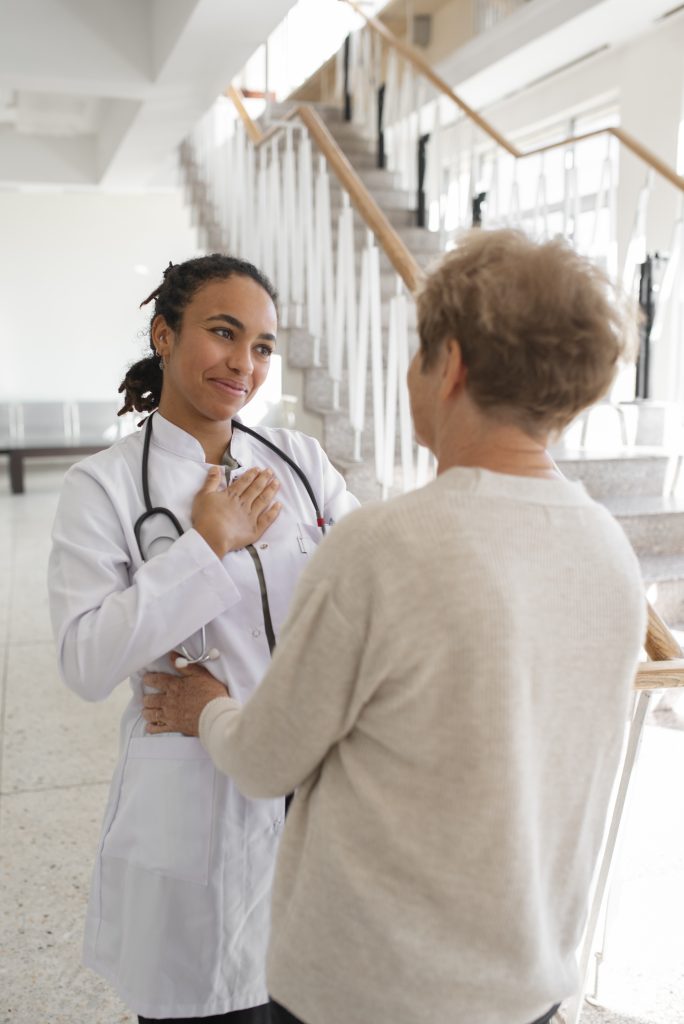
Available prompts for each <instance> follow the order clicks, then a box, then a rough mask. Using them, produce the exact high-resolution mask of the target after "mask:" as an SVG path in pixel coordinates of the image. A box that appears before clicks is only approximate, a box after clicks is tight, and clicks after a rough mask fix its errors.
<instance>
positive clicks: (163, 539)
mask: <svg viewBox="0 0 684 1024" xmlns="http://www.w3.org/2000/svg"><path fill="white" fill-rule="evenodd" d="M151 300H154V303H155V305H154V313H153V316H152V320H151V326H150V345H151V348H152V350H153V351H152V354H151V355H150V356H149V357H148V358H147V359H143V360H142V361H141V362H139V363H136V364H135V366H133V367H132V368H131V370H130V371H129V372H128V374H127V376H126V379H125V380H124V382H123V384H122V386H121V389H120V390H123V391H125V404H124V407H123V409H122V410H121V411H122V412H124V411H128V410H132V409H136V410H138V411H141V412H150V413H151V415H150V416H148V418H147V419H146V421H145V423H144V425H143V429H142V430H140V431H139V432H137V433H136V434H132V435H129V436H128V437H125V438H124V439H122V440H121V441H119V442H117V443H116V444H114V445H113V446H112V447H111V448H109V449H108V450H106V451H103V452H100V453H99V454H97V455H94V456H92V457H90V458H88V459H85V460H83V461H82V462H80V463H78V464H77V465H75V466H73V467H72V468H71V469H70V470H69V472H68V473H67V476H66V478H65V481H64V487H63V491H62V495H61V499H60V503H59V508H58V511H57V516H56V520H55V525H54V532H53V541H54V544H53V550H52V555H51V561H50V570H49V587H50V599H51V611H52V619H53V625H54V630H55V635H56V638H57V645H58V652H59V663H60V668H61V672H62V674H63V677H64V679H65V681H66V683H67V685H68V686H69V687H71V689H73V690H75V691H76V692H77V693H78V694H80V695H81V696H82V697H84V698H85V699H86V700H103V699H104V698H106V697H107V696H108V694H110V693H111V691H112V690H113V689H114V687H116V686H117V685H118V684H119V683H121V682H122V681H123V680H125V679H126V678H127V677H129V678H130V683H131V689H132V696H131V700H130V703H129V705H128V707H127V709H126V711H125V712H124V715H123V720H122V724H121V753H120V758H119V763H118V765H117V768H116V771H115V773H114V778H113V781H112V787H111V792H110V796H109V802H108V805H107V809H106V813H105V818H104V824H103V828H102V834H101V838H100V843H99V849H98V854H97V861H96V865H95V871H94V878H93V886H92V892H91V897H90V903H89V908H88V914H87V922H86V935H85V953H84V959H85V963H86V964H87V965H88V966H89V967H91V968H93V969H94V970H96V971H97V972H98V973H100V974H101V975H103V976H104V977H105V978H107V979H108V980H109V981H110V983H111V984H112V985H113V986H114V987H115V989H116V990H117V992H118V993H119V995H120V996H121V998H122V999H123V1000H124V1001H125V1002H126V1003H127V1004H128V1005H129V1006H130V1007H131V1008H132V1010H133V1011H134V1012H136V1013H137V1014H139V1015H140V1016H139V1020H140V1021H141V1022H144V1021H147V1020H174V1021H176V1022H178V1021H179V1020H181V1021H182V1020H197V1019H207V1018H208V1019H210V1020H212V1021H221V1022H223V1021H225V1022H227V1024H265V1022H266V1020H267V1007H266V1005H265V1004H266V1003H267V993H266V987H265V982H264V958H265V951H266V945H267V940H268V930H269V900H270V888H271V878H272V871H273V864H274V860H275V856H276V849H277V845H278V840H279V834H280V830H281V828H282V824H283V817H284V802H283V800H281V799H276V800H249V799H246V798H244V797H243V796H241V795H240V793H239V792H238V790H237V789H236V787H235V786H234V785H233V783H232V782H231V780H230V779H229V778H227V777H225V776H223V775H222V774H221V773H220V772H217V771H216V770H215V769H214V767H213V765H212V762H211V760H210V758H209V757H208V755H207V754H206V753H205V751H204V749H203V748H202V746H201V744H200V742H199V740H197V739H195V738H190V737H186V736H181V735H168V734H167V735H150V734H148V733H146V723H145V721H144V719H143V718H142V716H141V705H142V698H143V692H144V691H143V683H142V676H143V674H144V673H145V672H146V671H150V670H153V671H154V670H156V671H168V670H169V669H173V667H174V664H175V658H176V657H177V655H173V656H171V657H170V656H169V652H173V651H176V652H180V654H181V655H182V657H183V659H184V660H185V662H186V663H191V664H192V663H200V664H201V663H204V662H211V671H212V674H213V675H214V676H215V677H217V678H218V679H219V680H222V681H223V680H227V679H228V678H230V680H231V689H232V692H233V694H234V695H236V696H237V697H239V698H240V699H242V700H245V699H246V698H247V697H248V696H249V695H250V694H251V693H252V691H253V690H254V688H255V687H256V686H257V685H258V683H259V681H260V679H261V678H262V676H263V675H264V673H265V671H266V669H267V667H268V664H269V660H270V653H271V650H272V648H273V646H274V643H275V638H276V637H277V635H278V631H279V629H280V626H281V623H282V622H283V620H284V617H285V615H286V612H287V609H288V605H289V602H290V598H291V595H292V592H293V589H294V586H295V583H296V581H297V578H298V576H299V574H300V573H301V571H302V569H303V568H304V566H305V565H306V562H307V558H308V556H309V555H310V554H312V553H313V551H314V550H315V548H316V545H317V544H318V542H319V541H320V540H321V538H322V536H323V532H324V530H325V527H326V524H328V523H330V522H331V521H333V520H335V519H338V518H339V517H340V516H342V515H344V514H345V513H346V512H347V511H349V510H351V509H352V508H354V507H356V505H357V502H356V500H355V499H354V498H353V497H352V496H351V495H350V494H349V493H348V492H347V490H346V488H345V484H344V480H343V479H342V477H341V476H340V475H339V474H338V473H337V472H336V470H335V469H334V468H333V467H332V466H331V464H330V462H329V461H328V459H327V458H326V456H325V455H324V453H323V451H322V450H321V448H320V446H319V445H318V443H317V442H316V441H315V440H313V439H312V438H310V437H306V436H305V435H303V434H300V433H298V432H296V431H289V430H281V429H265V428H261V429H260V430H259V432H258V436H257V435H253V434H251V433H248V432H246V431H245V428H244V427H242V426H241V424H240V421H239V419H238V418H237V416H238V414H239V412H240V410H241V409H242V408H243V407H244V406H245V405H246V404H247V402H249V401H250V400H251V399H252V398H253V397H254V395H255V394H256V392H257V391H258V389H259V388H260V387H261V385H262V384H263V382H264V380H265V379H266V375H267V373H268V366H269V360H270V357H271V354H272V352H273V350H274V346H275V342H276V330H277V312H276V295H275V292H274V290H273V288H272V286H271V285H270V283H269V282H268V281H267V280H266V279H265V278H264V277H263V275H262V274H261V273H260V272H259V271H258V270H257V269H256V268H255V267H253V266H252V265H251V264H249V263H246V262H244V261H241V260H238V259H234V258H231V257H227V256H223V255H211V256H205V257H201V258H199V259H194V260H189V261H187V262H185V263H182V264H178V265H175V266H173V265H169V267H168V269H167V271H166V272H165V274H164V280H163V282H162V284H161V285H160V287H159V288H158V289H157V290H156V291H155V292H153V293H152V295H151V296H150V298H149V299H148V300H146V301H151ZM153 410H156V411H153ZM269 442H270V444H272V445H275V446H276V447H275V449H273V448H271V447H269ZM300 474H302V475H300ZM276 498H277V500H276ZM181 664H182V662H181Z"/></svg>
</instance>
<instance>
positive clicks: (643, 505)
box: [600, 494, 684, 553]
mask: <svg viewBox="0 0 684 1024" xmlns="http://www.w3.org/2000/svg"><path fill="white" fill-rule="evenodd" d="M600 501H601V504H602V505H605V507H606V508H607V509H608V511H609V512H611V513H612V514H613V515H614V516H619V517H621V518H623V517H624V518H627V517H630V516H655V515H657V516H666V515H684V498H680V497H676V496H672V495H657V494H621V495H615V496H610V497H605V498H601V499H600ZM683 553H684V552H683Z"/></svg>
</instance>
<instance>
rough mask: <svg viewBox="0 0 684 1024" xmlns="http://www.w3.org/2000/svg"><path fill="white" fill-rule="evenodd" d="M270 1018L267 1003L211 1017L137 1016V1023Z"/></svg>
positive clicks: (245, 1022) (247, 1023) (230, 1023)
mask: <svg viewBox="0 0 684 1024" xmlns="http://www.w3.org/2000/svg"><path fill="white" fill-rule="evenodd" d="M293 1019H294V1018H293ZM270 1020H271V1015H270V1013H269V1006H268V1003H264V1004H263V1006H252V1007H250V1009H249V1010H232V1011H231V1012H230V1013H217V1014H214V1016H212V1017H173V1018H170V1017H165V1018H163V1019H162V1018H161V1017H138V1021H139V1024H196V1022H197V1024H199V1022H201V1024H270Z"/></svg>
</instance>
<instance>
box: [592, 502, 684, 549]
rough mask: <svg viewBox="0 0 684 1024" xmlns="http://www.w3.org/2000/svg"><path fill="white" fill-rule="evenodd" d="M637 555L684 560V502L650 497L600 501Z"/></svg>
mask: <svg viewBox="0 0 684 1024" xmlns="http://www.w3.org/2000/svg"><path fill="white" fill-rule="evenodd" d="M601 504H602V505H605V507H606V508H607V509H608V510H609V512H611V513H612V514H613V515H614V516H615V518H616V519H617V520H618V522H619V523H620V525H621V526H622V528H623V529H624V531H625V533H626V534H627V537H628V538H629V541H630V543H631V544H632V547H633V548H634V550H635V551H636V553H637V555H640V556H641V555H670V556H677V557H678V556H680V555H682V556H684V500H682V499H681V498H673V497H656V496H650V495H647V496H645V497H637V496H634V495H633V496H627V495H622V496H617V497H605V498H601Z"/></svg>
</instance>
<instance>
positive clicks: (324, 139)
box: [225, 86, 421, 292]
mask: <svg viewBox="0 0 684 1024" xmlns="http://www.w3.org/2000/svg"><path fill="white" fill-rule="evenodd" d="M225 95H226V96H228V97H229V99H231V100H232V101H233V103H234V104H235V107H236V109H237V112H238V114H239V116H240V118H241V120H242V121H243V123H244V125H245V129H246V131H247V134H248V135H249V138H250V139H251V140H252V142H253V143H254V145H255V146H257V147H261V146H263V145H264V144H265V143H266V142H268V141H270V140H271V139H273V137H274V136H275V135H277V134H278V133H279V132H280V131H282V130H283V129H282V128H281V127H280V126H279V125H274V126H273V127H271V128H269V130H268V131H267V132H262V131H261V129H260V128H259V126H258V125H257V124H255V123H254V121H252V119H251V117H250V116H249V114H248V113H247V111H246V109H245V106H244V104H243V103H242V98H241V96H240V94H239V93H238V91H237V89H235V88H234V87H233V86H230V88H228V89H226V92H225ZM296 117H298V118H299V120H300V121H301V122H302V124H303V125H305V127H306V128H307V130H308V132H309V135H310V136H311V138H312V139H313V141H314V142H315V143H316V145H317V147H318V149H319V150H320V152H321V153H322V154H323V156H324V157H325V159H326V160H327V162H328V166H329V167H330V169H331V170H332V172H333V173H334V175H335V177H336V178H337V180H338V181H339V183H340V185H341V186H342V188H343V189H344V190H345V191H346V192H347V194H348V195H349V198H350V200H351V202H352V203H353V205H354V206H355V207H356V209H357V211H358V213H359V215H360V216H361V218H362V220H363V221H364V222H365V223H366V225H367V226H368V228H369V229H370V230H371V231H372V232H373V234H374V235H375V237H376V238H377V240H378V242H379V243H380V246H381V248H382V249H383V250H384V252H385V254H386V256H387V258H388V259H389V261H390V263H391V264H392V266H393V267H394V269H395V270H396V272H397V274H399V276H400V277H401V279H402V281H403V282H404V284H405V285H406V287H407V288H408V290H409V292H415V290H416V288H417V287H418V282H419V281H420V277H421V272H420V267H419V266H418V264H417V263H416V261H415V259H414V258H413V256H412V255H411V253H410V252H409V250H408V248H407V247H406V245H405V244H404V242H403V241H402V239H401V238H400V236H399V235H398V233H397V232H396V231H395V230H394V228H393V227H392V225H391V224H390V222H389V221H388V219H387V217H386V216H385V214H384V213H383V211H382V210H381V209H380V207H379V206H378V204H377V203H376V201H375V199H373V196H372V195H371V194H370V192H369V191H368V189H367V188H366V186H365V185H364V184H363V182H362V181H361V179H360V178H359V176H358V174H357V173H356V171H355V170H354V168H353V167H352V165H351V163H350V162H349V160H348V159H347V157H346V156H345V154H344V153H343V152H342V150H341V149H340V147H339V146H338V145H337V143H336V142H335V140H334V138H333V137H332V135H331V134H330V132H329V131H328V129H327V127H326V125H325V124H324V122H323V120H322V119H321V117H320V115H319V114H318V112H317V111H316V110H314V108H313V107H309V106H307V105H306V104H299V105H298V106H296V107H292V108H291V109H290V110H288V112H287V114H286V115H285V117H284V118H283V120H287V121H289V120H292V119H293V118H296Z"/></svg>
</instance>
